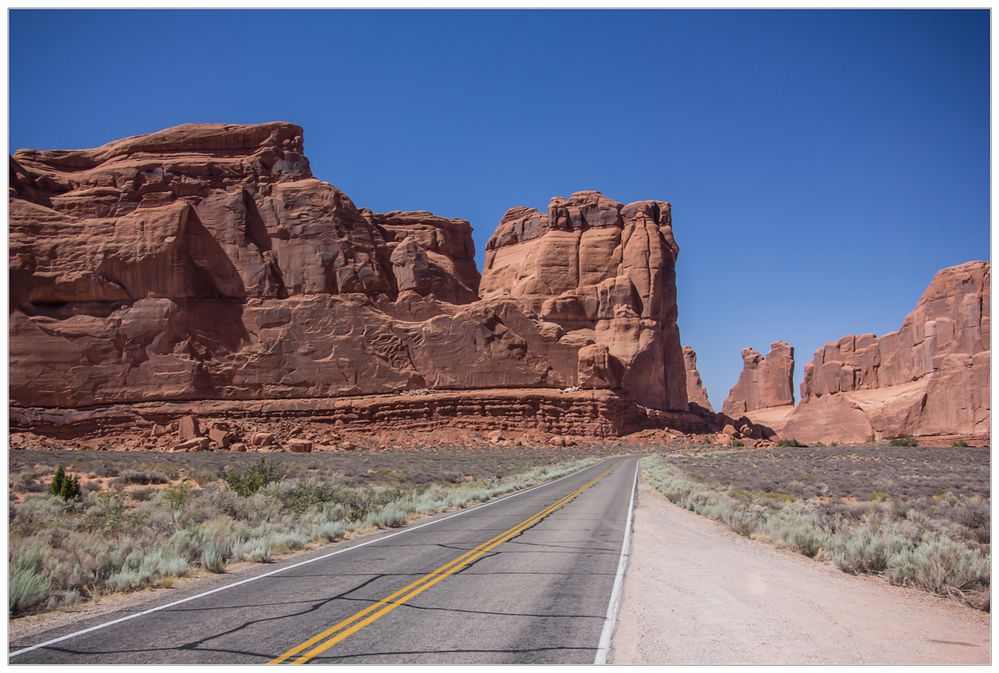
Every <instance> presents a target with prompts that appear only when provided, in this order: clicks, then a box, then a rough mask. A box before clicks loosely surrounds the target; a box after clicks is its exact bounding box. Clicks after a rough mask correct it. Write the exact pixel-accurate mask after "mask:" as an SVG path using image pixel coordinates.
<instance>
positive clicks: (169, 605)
mask: <svg viewBox="0 0 999 673" xmlns="http://www.w3.org/2000/svg"><path fill="white" fill-rule="evenodd" d="M607 460H609V459H607ZM601 462H606V461H601ZM596 465H599V463H595V464H594V465H587V466H586V467H584V468H582V469H579V470H576V471H575V472H571V473H569V474H566V475H563V476H561V477H559V478H558V479H552V480H551V481H546V482H545V483H543V484H538V485H537V486H532V487H530V488H527V489H524V490H523V491H517V492H516V493H511V494H510V495H505V496H503V497H502V498H497V499H496V500H490V501H489V502H486V503H483V504H481V505H477V506H475V507H472V508H470V509H463V510H461V511H460V512H455V513H454V514H449V515H448V516H443V517H441V518H439V519H434V520H433V521H427V522H425V523H421V524H417V525H415V526H413V527H411V528H405V529H403V530H400V531H396V532H394V533H389V534H388V535H381V536H379V537H376V538H373V539H371V540H366V541H365V542H361V543H359V544H355V545H352V546H350V547H345V548H343V549H338V550H336V551H333V552H330V553H329V554H323V555H322V556H317V557H315V558H310V559H306V560H304V561H299V562H298V563H293V564H291V565H289V566H285V567H283V568H277V569H275V570H271V571H268V572H265V573H261V574H259V575H254V576H253V577H247V578H246V579H243V580H239V581H238V582H233V583H232V584H226V585H225V586H221V587H216V588H214V589H209V590H208V591H203V592H201V593H200V594H195V595H194V596H188V597H187V598H181V599H179V600H176V601H173V602H171V603H166V604H164V605H158V606H156V607H153V608H149V609H148V610H143V611H141V612H136V613H134V614H130V615H125V616H124V617H119V618H118V619H113V620H111V621H109V622H104V623H103V624H96V625H94V626H91V627H88V628H85V629H81V630H80V631H75V632H73V633H68V634H66V635H64V636H59V637H58V638H53V639H51V640H46V641H45V642H42V643H38V644H36V645H31V646H29V647H24V648H22V649H20V650H17V651H15V652H11V653H9V654H8V655H7V658H8V660H10V659H13V658H14V657H17V656H20V655H22V654H27V653H28V652H31V651H33V650H38V649H41V648H43V647H48V646H49V645H55V644H56V643H61V642H63V641H66V640H70V639H71V638H76V637H78V636H82V635H84V634H87V633H93V632H94V631H99V630H101V629H104V628H107V627H109V626H114V625H115V624H120V623H122V622H127V621H129V620H131V619H136V618H137V617H144V616H146V615H149V614H152V613H154V612H159V611H160V610H166V609H167V608H172V607H175V606H177V605H181V604H183V603H189V602H191V601H194V600H197V599H199V598H204V597H205V596H209V595H211V594H215V593H218V592H220V591H225V590H226V589H232V588H233V587H238V586H240V585H243V584H248V583H249V582H255V581H257V580H259V579H263V578H265V577H270V576H271V575H277V574H278V573H283V572H285V571H288V570H292V569H294V568H299V567H301V566H304V565H308V564H309V563H315V562H316V561H322V560H324V559H328V558H330V557H331V556H336V555H337V554H343V553H344V552H348V551H351V550H353V549H359V548H360V547H366V546H367V545H369V544H374V543H375V542H381V541H382V540H387V539H389V538H392V537H395V536H396V535H403V534H405V533H409V532H411V531H414V530H418V529H420V528H424V527H425V526H432V525H434V524H435V523H440V522H441V521H447V520H448V519H453V518H455V517H458V516H462V515H465V514H470V513H472V512H475V511H477V510H480V509H483V508H485V507H489V506H491V505H495V504H497V503H500V502H503V501H504V500H508V499H510V498H516V497H517V496H520V495H524V494H525V493H529V492H531V491H533V490H535V489H538V488H541V487H543V486H549V485H551V484H554V483H557V482H559V481H562V480H563V479H568V478H569V477H572V476H574V475H577V474H579V473H580V472H584V471H586V470H589V469H592V468H593V467H595V466H596Z"/></svg>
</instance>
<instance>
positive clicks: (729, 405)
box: [722, 341, 794, 416]
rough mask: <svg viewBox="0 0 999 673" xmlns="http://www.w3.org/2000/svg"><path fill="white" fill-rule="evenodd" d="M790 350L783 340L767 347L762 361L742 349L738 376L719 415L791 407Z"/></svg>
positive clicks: (792, 404)
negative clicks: (740, 371)
mask: <svg viewBox="0 0 999 673" xmlns="http://www.w3.org/2000/svg"><path fill="white" fill-rule="evenodd" d="M793 391H794V348H793V347H792V346H791V345H790V344H787V343H784V342H783V341H775V342H773V343H772V344H770V352H769V353H767V356H766V357H765V358H764V357H762V356H760V354H759V353H757V352H756V351H755V350H753V349H752V348H743V349H742V373H741V374H740V375H739V381H738V382H737V383H736V384H735V386H733V388H732V390H731V391H729V394H728V397H727V398H726V399H725V403H724V404H723V405H722V413H724V414H728V415H730V416H741V415H742V414H745V413H747V412H752V411H757V410H759V409H769V408H771V407H783V406H792V407H793V406H794V392H793Z"/></svg>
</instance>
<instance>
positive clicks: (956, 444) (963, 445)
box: [951, 439, 969, 449]
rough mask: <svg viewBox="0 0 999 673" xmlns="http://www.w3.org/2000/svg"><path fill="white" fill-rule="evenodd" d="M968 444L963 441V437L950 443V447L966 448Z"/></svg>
mask: <svg viewBox="0 0 999 673" xmlns="http://www.w3.org/2000/svg"><path fill="white" fill-rule="evenodd" d="M968 446H969V444H968V442H966V441H964V440H963V439H959V440H957V441H956V442H954V443H953V444H951V447H952V448H955V449H967V448H968Z"/></svg>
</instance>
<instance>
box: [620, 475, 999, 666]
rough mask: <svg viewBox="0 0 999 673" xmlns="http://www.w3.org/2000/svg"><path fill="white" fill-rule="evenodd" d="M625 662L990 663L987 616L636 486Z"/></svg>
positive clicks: (624, 609)
mask: <svg viewBox="0 0 999 673" xmlns="http://www.w3.org/2000/svg"><path fill="white" fill-rule="evenodd" d="M631 549H632V556H631V560H630V564H629V567H628V572H627V576H626V579H625V585H624V596H623V600H622V605H621V611H620V614H619V617H618V623H617V628H616V630H615V634H614V639H613V641H612V648H611V662H612V663H619V664H702V665H703V664H987V663H989V661H990V616H989V615H988V614H987V613H983V612H979V611H977V610H974V609H971V608H968V607H964V606H962V605H959V604H957V603H955V602H953V601H947V600H945V599H942V598H939V597H936V596H932V595H929V594H926V593H924V592H922V591H918V590H914V589H905V588H901V587H895V586H891V585H889V584H888V583H887V582H884V581H882V580H880V579H878V578H874V577H861V576H854V575H847V574H844V573H842V572H840V571H839V570H837V569H836V568H833V567H831V566H826V565H823V564H821V563H817V562H815V561H812V560H809V559H807V558H805V557H803V556H799V555H796V554H793V553H790V552H786V551H782V550H779V549H776V548H774V547H771V546H769V545H767V544H764V543H761V542H756V541H753V540H749V539H747V538H743V537H740V536H739V535H737V534H735V533H733V532H731V531H729V530H728V529H726V528H725V527H723V526H722V525H721V524H719V523H715V522H713V521H710V520H708V519H705V518H702V517H700V516H698V515H696V514H693V513H692V512H688V511H687V510H684V509H682V508H680V507H677V506H675V505H673V504H671V503H669V502H668V501H667V500H666V499H665V498H664V497H663V496H662V495H660V494H659V493H657V492H655V491H654V490H653V489H652V488H651V487H650V486H648V485H647V484H645V483H642V484H641V485H640V487H639V494H638V502H637V505H636V511H635V522H634V538H633V540H632V548H631Z"/></svg>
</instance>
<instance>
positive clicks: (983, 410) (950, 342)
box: [781, 262, 991, 442]
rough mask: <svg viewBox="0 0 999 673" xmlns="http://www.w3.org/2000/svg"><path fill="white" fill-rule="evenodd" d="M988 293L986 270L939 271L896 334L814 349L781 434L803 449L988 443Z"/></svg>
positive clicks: (979, 265) (977, 265) (976, 266)
mask: <svg viewBox="0 0 999 673" xmlns="http://www.w3.org/2000/svg"><path fill="white" fill-rule="evenodd" d="M990 285H991V265H990V264H989V263H988V262H968V263H966V264H961V265H959V266H953V267H949V268H946V269H943V270H941V271H940V272H938V273H937V274H936V276H934V277H933V280H932V281H931V282H930V285H929V287H928V288H927V289H926V291H925V292H924V293H923V296H922V297H921V298H920V300H919V303H918V304H917V305H916V308H915V309H914V310H913V312H912V313H910V314H909V315H908V316H906V318H905V320H904V321H903V323H902V327H901V328H900V329H899V330H898V331H897V332H890V333H888V334H885V335H882V336H881V337H876V336H874V335H873V334H862V335H857V336H854V335H850V336H846V337H844V338H842V339H840V340H839V341H837V342H833V343H829V344H826V346H825V347H823V348H821V349H819V350H817V351H816V352H815V358H814V359H813V361H812V362H810V363H809V364H808V365H806V366H805V380H804V382H803V383H802V386H801V393H802V403H801V404H800V405H799V406H798V408H797V409H796V410H795V412H794V414H792V415H791V416H790V418H789V419H788V421H787V424H786V425H785V426H784V428H783V429H782V431H781V434H782V435H784V436H785V437H795V438H796V439H798V440H800V441H805V442H809V441H833V440H835V441H866V440H868V439H872V438H875V439H881V438H892V437H897V436H900V435H934V434H968V435H979V436H982V435H988V434H989V432H990V427H991V410H990V402H989V366H990V342H989V339H990V335H991V330H990V314H991V311H990V307H991V291H990ZM833 400H835V401H833ZM858 414H860V415H862V416H863V421H861V420H860V418H859V416H858ZM847 417H848V418H849V421H847ZM857 437H863V439H854V438H857Z"/></svg>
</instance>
